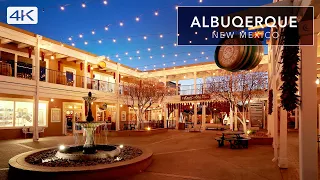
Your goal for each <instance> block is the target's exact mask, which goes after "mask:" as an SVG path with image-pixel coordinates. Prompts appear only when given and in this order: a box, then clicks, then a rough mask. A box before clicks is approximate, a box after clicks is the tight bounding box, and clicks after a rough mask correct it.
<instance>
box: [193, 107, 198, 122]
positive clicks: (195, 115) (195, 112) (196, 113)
mask: <svg viewBox="0 0 320 180" xmlns="http://www.w3.org/2000/svg"><path fill="white" fill-rule="evenodd" d="M193 112H194V113H193V123H194V126H196V125H197V123H198V108H197V102H194V105H193Z"/></svg>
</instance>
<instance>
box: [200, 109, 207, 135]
mask: <svg viewBox="0 0 320 180" xmlns="http://www.w3.org/2000/svg"><path fill="white" fill-rule="evenodd" d="M206 115H207V113H206V106H205V105H202V116H201V118H202V125H201V129H202V130H206Z"/></svg>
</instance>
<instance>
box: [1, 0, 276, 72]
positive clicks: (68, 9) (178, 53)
mask: <svg viewBox="0 0 320 180" xmlns="http://www.w3.org/2000/svg"><path fill="white" fill-rule="evenodd" d="M82 3H85V4H86V7H85V8H83V7H82V6H81V5H82ZM268 3H272V0H259V1H255V0H241V1H239V0H223V1H222V0H202V3H199V0H148V1H147V0H107V5H105V4H104V1H103V0H87V1H83V0H59V1H57V0H0V8H1V9H0V12H2V14H1V15H2V17H3V18H1V21H2V22H4V23H6V14H5V12H6V8H7V7H8V6H37V7H38V9H39V23H38V24H37V25H16V26H17V27H20V28H22V29H25V30H28V31H31V32H34V33H37V34H40V35H43V36H46V37H49V38H52V39H54V40H57V41H60V42H63V43H67V44H69V45H71V44H72V43H74V44H75V47H77V48H80V49H83V50H86V51H89V52H91V53H94V54H97V55H105V56H106V57H107V56H109V57H110V59H112V60H113V61H116V62H120V63H121V64H125V65H128V66H131V67H133V68H137V67H138V68H139V69H140V70H143V69H146V70H150V69H153V68H154V66H155V68H160V67H161V68H163V67H169V66H174V65H183V64H193V63H199V62H208V61H213V54H214V50H215V47H214V46H212V47H175V46H174V43H176V36H177V29H176V28H177V24H176V21H177V12H176V10H175V6H176V5H180V6H240V5H241V6H259V5H263V4H268ZM61 6H63V7H64V10H61ZM43 10H44V12H43ZM156 11H157V12H158V16H156V15H155V12H156ZM136 17H139V21H136ZM120 22H123V26H120ZM107 25H109V26H108V31H106V30H105V27H106V26H107ZM92 31H94V35H93V34H92ZM79 34H82V35H83V38H79ZM160 35H162V36H163V37H162V38H160ZM144 36H147V39H146V40H144ZM70 37H71V38H72V40H71V41H70V40H69V38H70ZM128 38H131V41H128ZM113 39H116V43H114V42H113ZM99 40H101V44H100V43H99ZM85 42H87V43H88V44H87V45H85ZM161 46H163V49H162V48H161ZM148 48H150V51H148ZM137 51H139V53H137ZM126 52H127V53H128V55H126ZM202 52H204V53H202ZM188 53H190V55H188ZM117 55H118V56H117ZM162 55H165V57H164V58H163V57H162ZM139 56H140V59H139ZM151 56H152V58H151ZM130 57H131V58H130ZM119 58H120V59H119ZM195 59H197V60H196V61H195ZM184 61H186V62H184ZM173 62H175V64H173ZM163 64H165V66H164V65H163ZM145 67H146V68H145Z"/></svg>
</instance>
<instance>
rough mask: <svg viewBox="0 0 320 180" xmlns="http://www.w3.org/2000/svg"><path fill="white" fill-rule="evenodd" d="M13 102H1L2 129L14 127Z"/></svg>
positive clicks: (0, 120) (0, 123) (0, 117)
mask: <svg viewBox="0 0 320 180" xmlns="http://www.w3.org/2000/svg"><path fill="white" fill-rule="evenodd" d="M13 108H14V102H13V101H0V127H13Z"/></svg>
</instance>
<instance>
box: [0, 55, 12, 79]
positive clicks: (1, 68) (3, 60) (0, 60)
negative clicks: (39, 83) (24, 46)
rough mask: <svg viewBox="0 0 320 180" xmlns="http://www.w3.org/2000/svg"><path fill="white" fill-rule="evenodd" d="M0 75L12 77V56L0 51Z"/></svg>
mask: <svg viewBox="0 0 320 180" xmlns="http://www.w3.org/2000/svg"><path fill="white" fill-rule="evenodd" d="M0 75H4V76H14V54H11V53H7V52H3V51H0Z"/></svg>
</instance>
